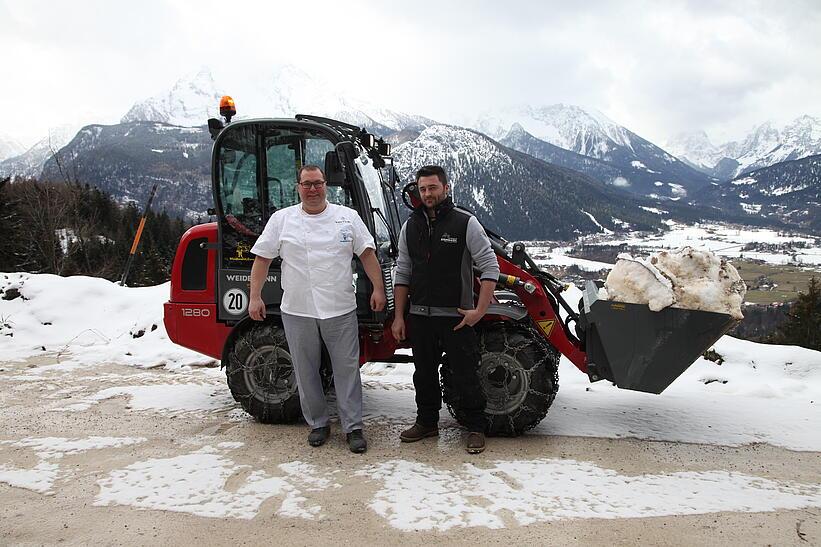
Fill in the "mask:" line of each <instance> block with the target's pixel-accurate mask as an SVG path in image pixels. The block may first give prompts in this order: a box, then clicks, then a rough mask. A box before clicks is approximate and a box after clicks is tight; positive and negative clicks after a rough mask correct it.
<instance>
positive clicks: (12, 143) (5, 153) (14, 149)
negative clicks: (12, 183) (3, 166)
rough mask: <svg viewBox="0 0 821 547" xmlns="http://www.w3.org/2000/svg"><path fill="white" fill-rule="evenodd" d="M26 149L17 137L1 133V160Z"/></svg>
mask: <svg viewBox="0 0 821 547" xmlns="http://www.w3.org/2000/svg"><path fill="white" fill-rule="evenodd" d="M25 151H26V148H25V147H24V146H23V145H22V144H20V143H19V142H18V141H17V139H15V138H14V137H11V136H9V135H3V134H0V161H3V160H5V159H8V158H11V157H14V156H17V155H20V154H22V153H23V152H25Z"/></svg>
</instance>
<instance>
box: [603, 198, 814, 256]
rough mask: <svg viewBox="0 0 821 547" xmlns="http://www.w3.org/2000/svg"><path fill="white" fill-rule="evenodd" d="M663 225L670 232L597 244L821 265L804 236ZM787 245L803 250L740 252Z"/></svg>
mask: <svg viewBox="0 0 821 547" xmlns="http://www.w3.org/2000/svg"><path fill="white" fill-rule="evenodd" d="M642 209H644V210H647V211H650V209H651V208H649V207H642ZM650 212H653V211H650ZM667 224H668V225H669V226H670V228H671V229H670V230H669V231H667V232H664V233H662V234H637V235H631V236H629V237H626V238H620V237H616V238H611V239H609V240H608V241H601V243H605V244H607V245H619V244H622V243H625V244H627V245H630V246H631V247H638V248H641V249H644V250H646V251H652V250H662V249H676V248H679V247H684V246H690V247H693V248H695V249H699V250H709V251H712V252H714V253H716V254H718V255H720V256H723V257H725V258H740V257H742V256H743V257H744V258H749V259H753V260H763V261H764V262H767V263H769V264H797V265H804V266H819V265H821V247H818V246H817V245H815V241H816V240H815V238H812V237H808V236H805V235H801V234H794V233H785V232H778V231H776V230H769V229H764V228H753V227H748V226H731V225H725V224H695V225H693V226H688V225H683V224H677V223H674V222H668V223H667ZM791 242H792V243H797V244H800V245H803V246H804V247H803V248H798V247H796V248H795V249H794V252H793V253H792V254H785V253H777V252H763V251H744V250H743V248H744V246H745V245H746V244H748V243H771V244H778V245H781V244H788V243H791Z"/></svg>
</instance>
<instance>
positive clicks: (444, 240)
mask: <svg viewBox="0 0 821 547" xmlns="http://www.w3.org/2000/svg"><path fill="white" fill-rule="evenodd" d="M439 241H441V242H442V243H459V240H458V239H456V238H455V237H453V236H452V235H450V234H449V233H447V232H445V233H444V234H442V237H441V238H440V239H439Z"/></svg>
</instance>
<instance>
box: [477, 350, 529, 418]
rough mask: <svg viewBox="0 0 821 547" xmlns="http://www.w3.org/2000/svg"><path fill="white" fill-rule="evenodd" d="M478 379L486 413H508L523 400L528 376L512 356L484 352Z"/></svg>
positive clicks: (527, 387) (526, 390) (527, 388)
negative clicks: (485, 400)
mask: <svg viewBox="0 0 821 547" xmlns="http://www.w3.org/2000/svg"><path fill="white" fill-rule="evenodd" d="M479 380H480V381H481V382H482V389H484V392H485V398H486V399H487V406H486V407H485V412H486V413H488V414H510V413H511V412H513V411H514V410H516V409H517V408H518V407H519V406H521V404H522V403H523V402H524V400H525V397H527V392H528V390H529V389H530V376H529V375H528V374H527V371H526V370H525V369H524V368H523V367H522V365H521V364H520V363H519V361H517V360H516V359H514V358H513V357H511V356H509V355H506V354H504V353H484V354H483V355H482V363H481V365H480V367H479Z"/></svg>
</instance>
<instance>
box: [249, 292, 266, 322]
mask: <svg viewBox="0 0 821 547" xmlns="http://www.w3.org/2000/svg"><path fill="white" fill-rule="evenodd" d="M248 315H250V316H251V319H253V320H254V321H262V320H263V319H265V302H263V301H262V298H260V297H259V296H252V297H251V302H250V303H249V304H248Z"/></svg>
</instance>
